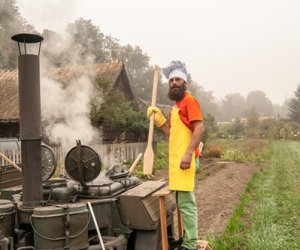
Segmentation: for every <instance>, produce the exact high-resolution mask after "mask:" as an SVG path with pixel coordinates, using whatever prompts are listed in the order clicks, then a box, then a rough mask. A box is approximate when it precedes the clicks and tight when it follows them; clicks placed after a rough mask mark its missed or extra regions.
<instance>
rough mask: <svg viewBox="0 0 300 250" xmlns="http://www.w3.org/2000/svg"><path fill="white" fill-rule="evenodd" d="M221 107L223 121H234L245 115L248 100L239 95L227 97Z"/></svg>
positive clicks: (234, 94)
mask: <svg viewBox="0 0 300 250" xmlns="http://www.w3.org/2000/svg"><path fill="white" fill-rule="evenodd" d="M221 105H222V106H221V109H222V118H223V121H232V120H233V119H235V118H236V117H242V116H244V114H245V106H246V100H245V98H244V97H243V96H242V95H241V94H239V93H233V94H228V95H226V96H225V98H224V99H223V100H222V104H221Z"/></svg>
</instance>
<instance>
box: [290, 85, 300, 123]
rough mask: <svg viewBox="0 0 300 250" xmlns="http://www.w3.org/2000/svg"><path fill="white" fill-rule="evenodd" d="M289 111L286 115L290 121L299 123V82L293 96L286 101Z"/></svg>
mask: <svg viewBox="0 0 300 250" xmlns="http://www.w3.org/2000/svg"><path fill="white" fill-rule="evenodd" d="M288 107H289V113H288V117H289V119H290V120H291V121H294V122H298V123H300V84H299V85H298V87H297V89H296V91H294V97H292V98H291V99H290V100H289V101H288Z"/></svg>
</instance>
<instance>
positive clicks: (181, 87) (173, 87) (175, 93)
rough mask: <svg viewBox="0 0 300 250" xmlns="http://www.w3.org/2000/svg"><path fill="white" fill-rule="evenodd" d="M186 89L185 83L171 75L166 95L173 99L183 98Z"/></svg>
mask: <svg viewBox="0 0 300 250" xmlns="http://www.w3.org/2000/svg"><path fill="white" fill-rule="evenodd" d="M185 91H186V83H185V81H184V80H182V79H181V78H179V77H173V78H171V79H170V80H169V93H168V96H169V98H170V99H171V100H173V101H179V100H181V99H182V98H183V96H184V93H185Z"/></svg>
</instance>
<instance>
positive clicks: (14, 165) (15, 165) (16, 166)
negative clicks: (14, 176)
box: [0, 153, 22, 172]
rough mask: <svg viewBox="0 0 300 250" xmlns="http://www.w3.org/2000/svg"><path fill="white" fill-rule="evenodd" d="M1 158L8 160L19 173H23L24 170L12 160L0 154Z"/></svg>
mask: <svg viewBox="0 0 300 250" xmlns="http://www.w3.org/2000/svg"><path fill="white" fill-rule="evenodd" d="M0 156H1V157H2V158H3V159H4V160H6V161H7V162H8V163H10V164H11V165H12V166H13V167H14V168H15V169H17V170H18V171H19V172H22V168H20V167H19V166H18V165H17V164H16V163H14V162H13V161H12V160H10V159H9V158H7V157H6V156H5V155H4V154H2V153H0Z"/></svg>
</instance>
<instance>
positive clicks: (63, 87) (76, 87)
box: [41, 37, 102, 150]
mask: <svg viewBox="0 0 300 250" xmlns="http://www.w3.org/2000/svg"><path fill="white" fill-rule="evenodd" d="M60 38H61V37H60ZM72 44H73V42H72V40H70V39H69V38H64V39H57V40H56V39H55V37H54V39H50V40H48V41H45V44H44V45H43V47H44V48H45V47H46V48H45V50H46V51H48V53H49V52H50V54H51V55H58V54H63V55H64V59H65V60H66V62H69V63H68V64H67V65H66V66H69V67H71V66H72V65H83V64H91V63H93V58H91V57H85V58H83V57H82V56H81V55H80V52H79V51H78V48H77V49H74V50H71V51H73V53H72V54H64V49H65V48H66V47H67V46H69V48H70V47H72ZM68 51H70V50H68ZM70 62H72V63H70ZM54 63H55V62H53V58H52V59H50V58H47V57H46V56H42V57H41V65H42V66H41V68H42V69H48V68H53V67H54V66H53V64H54ZM71 64H72V65H71ZM90 77H91V78H92V76H90V75H89V76H85V75H82V76H81V77H80V78H76V79H73V80H70V81H68V83H67V84H63V83H61V82H56V81H54V80H52V79H50V78H48V77H45V76H43V75H42V76H41V109H42V124H43V133H44V135H45V136H46V137H47V139H48V140H49V141H50V143H51V144H56V145H57V144H59V145H61V146H62V148H64V149H66V150H68V149H70V148H71V147H74V146H75V145H76V140H81V142H82V144H86V145H88V144H90V143H100V142H101V136H100V131H99V130H97V129H95V128H94V127H93V126H92V125H91V121H90V117H89V113H90V104H91V101H92V100H93V101H95V100H97V101H99V103H98V105H100V104H101V102H102V99H101V96H99V95H100V93H99V91H98V90H97V91H96V90H95V87H94V85H93V81H92V79H91V78H90ZM96 94H97V95H98V96H97V98H94V97H95V95H96Z"/></svg>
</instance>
